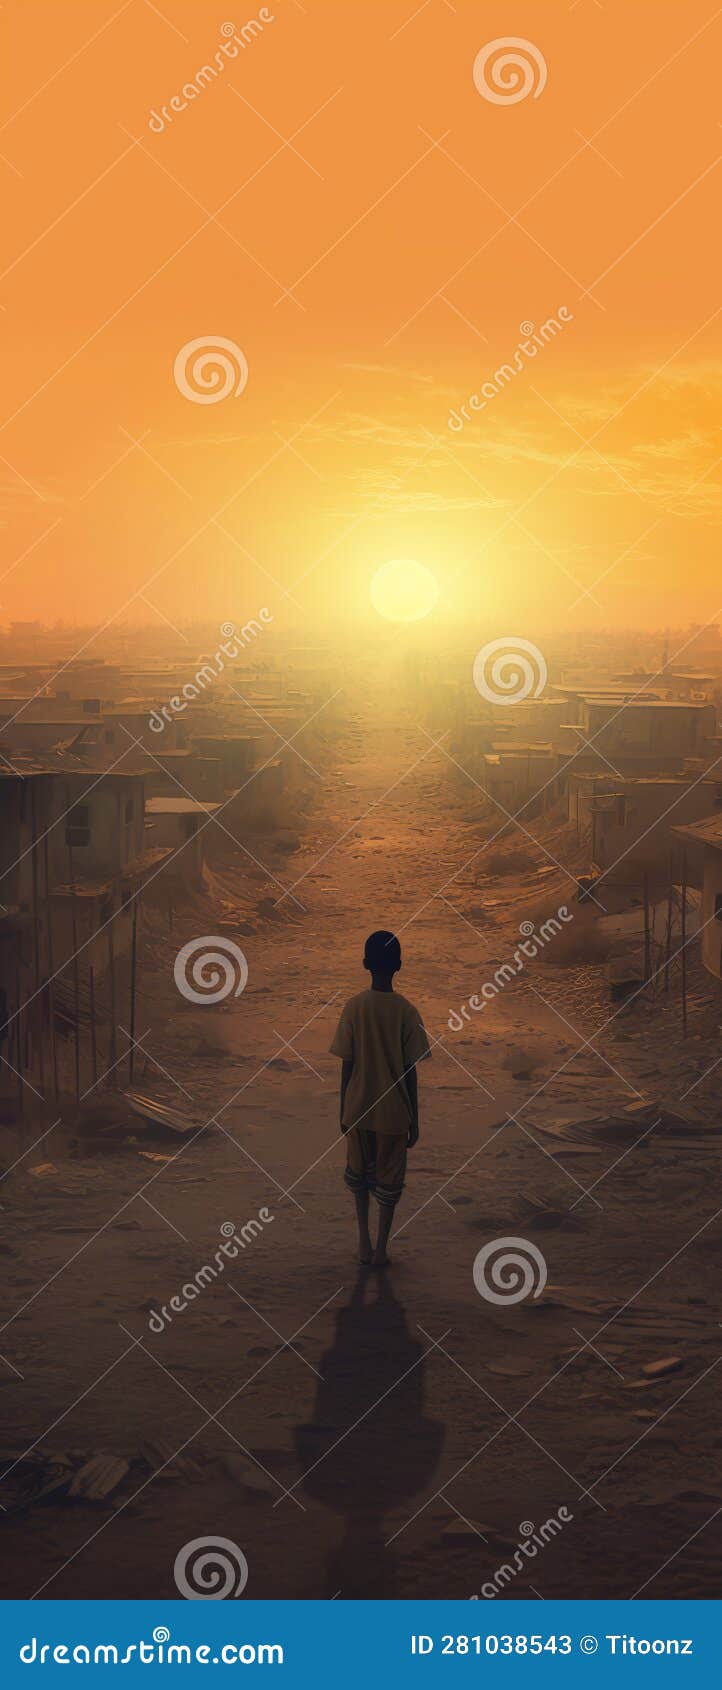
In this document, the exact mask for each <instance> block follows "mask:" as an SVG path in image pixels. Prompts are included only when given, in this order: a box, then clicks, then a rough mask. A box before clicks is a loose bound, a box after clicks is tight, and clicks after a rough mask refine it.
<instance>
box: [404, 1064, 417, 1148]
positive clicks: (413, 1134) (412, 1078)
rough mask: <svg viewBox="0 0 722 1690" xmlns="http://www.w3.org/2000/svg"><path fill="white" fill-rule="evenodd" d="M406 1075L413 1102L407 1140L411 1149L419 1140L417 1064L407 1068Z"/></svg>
mask: <svg viewBox="0 0 722 1690" xmlns="http://www.w3.org/2000/svg"><path fill="white" fill-rule="evenodd" d="M404 1077H405V1080H406V1085H407V1088H408V1093H409V1100H410V1102H411V1126H410V1127H409V1136H408V1139H407V1141H406V1142H407V1144H408V1146H409V1149H411V1147H412V1145H414V1144H418V1141H419V1082H418V1079H417V1077H416V1066H415V1064H414V1065H412V1067H411V1068H407V1069H406V1073H405V1076H404Z"/></svg>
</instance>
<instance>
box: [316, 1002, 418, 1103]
mask: <svg viewBox="0 0 722 1690" xmlns="http://www.w3.org/2000/svg"><path fill="white" fill-rule="evenodd" d="M331 1053H332V1055H333V1056H340V1057H341V1060H342V1061H343V1062H353V1070H352V1073H351V1078H350V1080H349V1083H348V1087H347V1089H346V1096H345V1098H344V1105H343V1121H342V1125H343V1126H344V1127H355V1126H358V1127H363V1128H364V1130H365V1131H366V1132H374V1133H407V1132H408V1130H409V1126H410V1124H411V1099H410V1097H409V1092H408V1087H407V1085H406V1081H405V1078H404V1073H405V1070H406V1069H407V1068H411V1067H413V1065H414V1063H416V1062H423V1060H424V1058H425V1057H427V1056H430V1055H431V1052H430V1050H429V1041H428V1039H427V1037H426V1030H425V1027H424V1023H423V1021H422V1019H421V1016H420V1014H419V1011H418V1009H416V1008H415V1007H414V1005H413V1004H412V1003H409V1000H408V998H404V997H402V996H401V993H400V992H375V991H374V990H373V988H370V989H369V990H368V991H366V992H359V993H358V996H357V997H355V998H349V1001H348V1003H347V1004H346V1007H345V1009H344V1010H343V1011H342V1014H341V1018H340V1020H339V1024H338V1027H337V1028H336V1034H335V1037H334V1041H333V1044H332V1045H331Z"/></svg>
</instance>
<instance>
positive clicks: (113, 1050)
mask: <svg viewBox="0 0 722 1690" xmlns="http://www.w3.org/2000/svg"><path fill="white" fill-rule="evenodd" d="M114 921H115V911H113V914H112V916H111V918H110V921H109V922H108V960H109V964H110V1050H109V1056H110V1063H109V1067H110V1072H111V1075H112V1078H111V1082H110V1083H111V1085H112V1086H113V1087H116V1088H117V1085H118V1071H117V1068H116V1066H115V1064H116V1057H117V1039H116V1002H115V946H114V944H113V922H114Z"/></svg>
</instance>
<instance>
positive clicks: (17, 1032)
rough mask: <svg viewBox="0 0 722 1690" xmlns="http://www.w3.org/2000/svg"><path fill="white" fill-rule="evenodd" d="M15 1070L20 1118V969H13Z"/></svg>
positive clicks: (22, 1105) (22, 1099) (22, 1100)
mask: <svg viewBox="0 0 722 1690" xmlns="http://www.w3.org/2000/svg"><path fill="white" fill-rule="evenodd" d="M15 1008H16V1012H17V1013H16V1016H15V1070H16V1073H17V1081H18V1115H19V1117H20V1119H21V1120H22V1118H23V1116H24V1114H25V1087H24V1082H23V1039H22V1025H21V1022H22V1017H21V1014H20V969H19V967H18V968H16V969H15Z"/></svg>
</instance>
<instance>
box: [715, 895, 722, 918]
mask: <svg viewBox="0 0 722 1690" xmlns="http://www.w3.org/2000/svg"><path fill="white" fill-rule="evenodd" d="M714 918H715V921H722V892H718V893H717V895H716V897H715V901H714Z"/></svg>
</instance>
